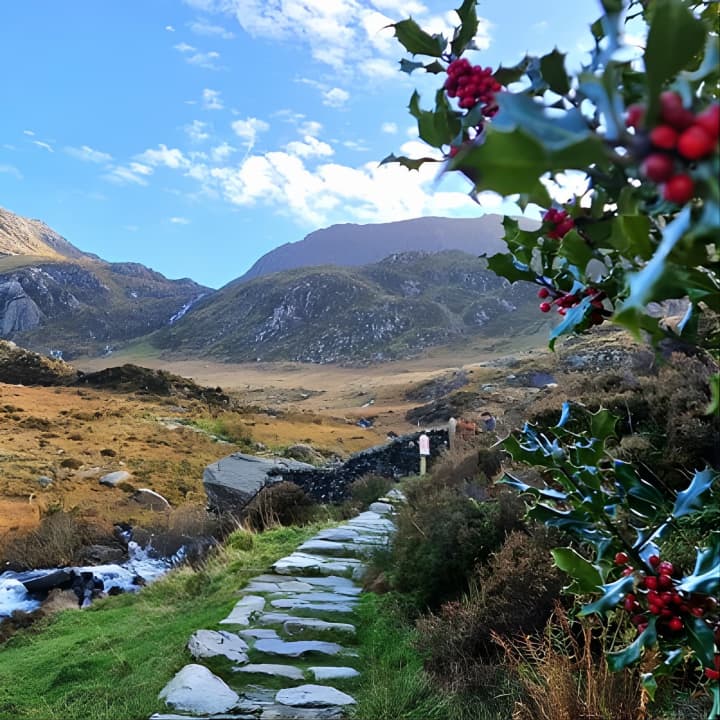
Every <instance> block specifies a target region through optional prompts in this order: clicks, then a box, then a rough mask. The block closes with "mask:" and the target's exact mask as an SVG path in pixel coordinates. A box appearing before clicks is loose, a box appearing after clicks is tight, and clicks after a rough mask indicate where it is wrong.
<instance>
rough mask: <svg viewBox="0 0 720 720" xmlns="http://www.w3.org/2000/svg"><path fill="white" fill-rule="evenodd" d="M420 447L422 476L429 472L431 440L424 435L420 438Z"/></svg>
mask: <svg viewBox="0 0 720 720" xmlns="http://www.w3.org/2000/svg"><path fill="white" fill-rule="evenodd" d="M418 447H419V449H420V475H421V476H422V475H424V474H425V473H426V472H427V459H428V456H429V455H430V438H429V437H428V436H427V435H426V434H425V433H423V434H422V435H421V436H420V437H419V438H418Z"/></svg>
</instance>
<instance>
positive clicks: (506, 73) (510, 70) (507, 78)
mask: <svg viewBox="0 0 720 720" xmlns="http://www.w3.org/2000/svg"><path fill="white" fill-rule="evenodd" d="M528 64H529V58H528V57H527V56H525V57H524V58H523V59H522V60H521V61H520V62H519V63H517V65H512V66H510V67H503V66H502V65H501V66H500V67H499V68H498V69H497V70H496V71H495V72H494V73H493V77H494V78H495V79H496V80H497V81H498V82H499V83H500V84H501V85H505V86H506V87H507V86H508V85H510V84H511V83H514V82H517V81H518V80H519V79H520V78H521V77H522V76H523V75H524V74H525V73H526V72H527V69H528Z"/></svg>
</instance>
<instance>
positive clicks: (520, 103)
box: [493, 92, 592, 150]
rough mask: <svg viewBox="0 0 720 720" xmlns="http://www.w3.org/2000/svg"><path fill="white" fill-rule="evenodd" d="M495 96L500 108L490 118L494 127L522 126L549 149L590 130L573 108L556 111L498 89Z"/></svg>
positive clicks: (584, 135)
mask: <svg viewBox="0 0 720 720" xmlns="http://www.w3.org/2000/svg"><path fill="white" fill-rule="evenodd" d="M496 100H497V103H498V106H499V107H500V112H499V113H498V114H497V116H496V117H495V118H494V120H493V126H494V127H495V128H497V129H498V130H501V131H504V132H510V131H512V130H515V129H516V128H522V130H523V131H525V132H526V133H527V134H528V135H532V136H533V137H534V138H536V139H537V140H539V141H540V142H541V143H542V145H543V146H544V147H546V148H548V149H549V150H563V149H564V148H567V147H569V146H571V145H576V144H577V143H579V142H580V141H581V140H584V139H586V138H588V137H590V135H591V134H592V133H591V131H590V128H589V127H588V124H587V121H586V120H585V118H584V117H583V115H582V113H581V112H580V111H579V110H577V109H575V108H571V109H570V110H566V111H559V112H557V111H554V110H551V109H548V108H547V107H546V106H545V105H543V103H541V102H537V101H535V100H533V98H532V97H530V96H528V95H524V94H520V93H509V92H503V93H499V94H498V95H497V97H496Z"/></svg>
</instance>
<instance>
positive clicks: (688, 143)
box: [677, 125, 715, 160]
mask: <svg viewBox="0 0 720 720" xmlns="http://www.w3.org/2000/svg"><path fill="white" fill-rule="evenodd" d="M714 147H715V138H714V137H712V135H710V133H708V131H707V130H705V128H704V127H701V126H700V125H693V126H692V127H691V128H688V129H687V130H686V131H685V132H684V133H683V134H682V135H681V136H680V139H679V140H678V143H677V149H678V152H679V153H680V154H681V155H682V156H683V157H684V158H686V159H688V160H699V159H700V158H702V157H705V156H706V155H709V154H710V153H711V152H712V151H713V148H714Z"/></svg>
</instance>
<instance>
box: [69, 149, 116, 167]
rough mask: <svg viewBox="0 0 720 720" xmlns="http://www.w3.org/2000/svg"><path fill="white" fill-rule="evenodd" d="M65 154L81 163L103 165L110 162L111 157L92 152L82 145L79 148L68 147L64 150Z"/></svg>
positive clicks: (96, 151)
mask: <svg viewBox="0 0 720 720" xmlns="http://www.w3.org/2000/svg"><path fill="white" fill-rule="evenodd" d="M65 152H66V153H67V154H68V155H70V156H71V157H74V158H76V159H77V160H82V161H83V162H91V163H104V162H110V160H112V155H109V154H108V153H105V152H101V151H100V150H94V149H93V148H91V147H89V146H88V145H82V146H80V147H79V148H78V147H72V146H68V147H66V148H65Z"/></svg>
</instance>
